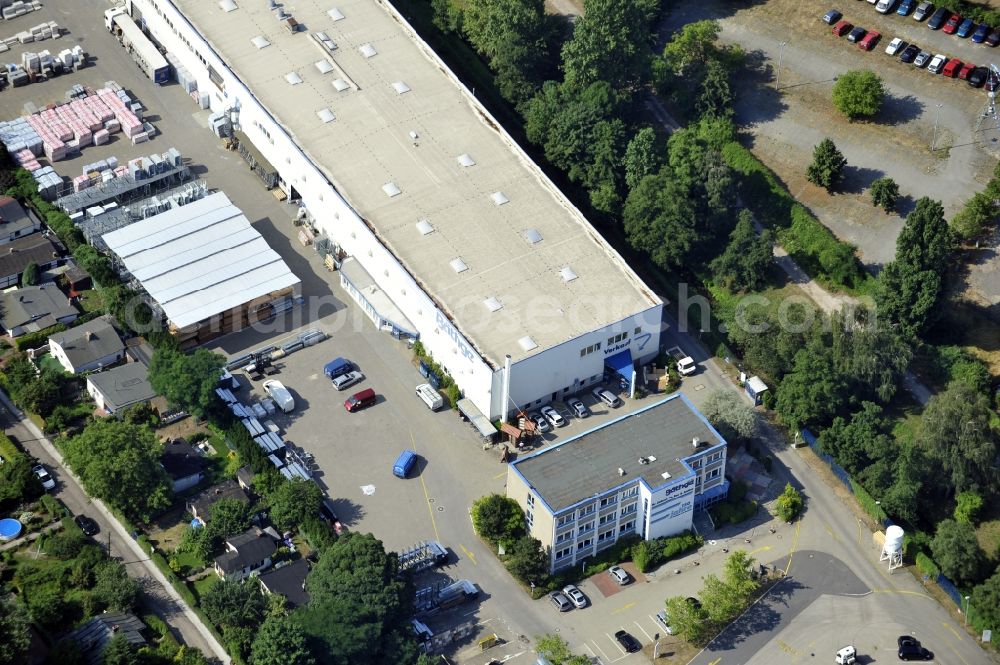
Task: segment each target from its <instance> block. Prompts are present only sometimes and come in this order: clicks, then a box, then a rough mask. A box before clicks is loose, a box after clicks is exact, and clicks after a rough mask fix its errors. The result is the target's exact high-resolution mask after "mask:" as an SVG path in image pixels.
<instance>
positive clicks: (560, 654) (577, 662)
mask: <svg viewBox="0 0 1000 665" xmlns="http://www.w3.org/2000/svg"><path fill="white" fill-rule="evenodd" d="M535 650H536V651H537V652H538V655H539V656H542V657H543V658H545V660H547V661H549V662H550V663H552V665H588V664H589V663H590V659H589V658H587V657H586V656H574V655H573V652H572V651H570V650H569V644H567V643H566V640H564V639H563V638H562V637H561V636H559V635H554V634H552V633H546V634H545V635H536V636H535Z"/></svg>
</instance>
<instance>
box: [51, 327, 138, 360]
mask: <svg viewBox="0 0 1000 665" xmlns="http://www.w3.org/2000/svg"><path fill="white" fill-rule="evenodd" d="M49 353H51V354H52V357H53V358H55V359H56V360H58V361H59V364H60V365H62V366H63V367H64V368H65V369H66V371H67V372H69V373H70V374H82V373H83V372H89V371H90V370H94V369H101V368H104V367H109V366H111V365H114V364H115V363H117V362H119V361H121V360H122V358H124V357H125V344H124V343H122V340H121V338H120V337H119V336H118V332H117V331H115V328H114V326H112V325H111V322H110V321H109V320H108V319H106V318H104V317H100V318H97V319H94V320H93V321H88V322H87V323H84V324H83V325H80V326H77V327H75V328H70V329H69V330H65V331H63V332H61V333H56V334H55V335H52V336H51V337H49Z"/></svg>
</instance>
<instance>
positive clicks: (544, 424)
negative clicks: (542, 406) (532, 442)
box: [528, 412, 552, 434]
mask: <svg viewBox="0 0 1000 665" xmlns="http://www.w3.org/2000/svg"><path fill="white" fill-rule="evenodd" d="M528 418H530V419H531V422H533V423H535V428H536V429H538V431H539V433H541V434H545V433H546V432H548V431H549V430H551V429H552V425H550V424H549V421H548V420H546V419H545V418H543V417H542V414H540V413H537V412H536V413H529V414H528Z"/></svg>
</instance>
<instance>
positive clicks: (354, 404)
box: [344, 388, 378, 413]
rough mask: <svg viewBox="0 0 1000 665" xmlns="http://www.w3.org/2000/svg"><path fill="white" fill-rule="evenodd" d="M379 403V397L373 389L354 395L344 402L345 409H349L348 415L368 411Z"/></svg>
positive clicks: (366, 389)
mask: <svg viewBox="0 0 1000 665" xmlns="http://www.w3.org/2000/svg"><path fill="white" fill-rule="evenodd" d="M377 401H378V396H377V395H376V394H375V391H374V390H373V389H371V388H365V389H364V390H362V391H361V392H358V393H354V394H353V395H351V396H350V397H348V398H347V399H346V400H344V408H345V409H347V412H348V413H355V412H356V411H360V410H362V409H367V408H368V407H369V406H371V405H373V404H374V403H375V402H377Z"/></svg>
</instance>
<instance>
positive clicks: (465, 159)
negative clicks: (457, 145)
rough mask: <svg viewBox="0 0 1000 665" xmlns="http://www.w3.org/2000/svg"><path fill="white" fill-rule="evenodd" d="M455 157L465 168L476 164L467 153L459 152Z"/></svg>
mask: <svg viewBox="0 0 1000 665" xmlns="http://www.w3.org/2000/svg"><path fill="white" fill-rule="evenodd" d="M456 159H458V163H459V165H461V166H464V167H466V168H468V167H470V166H475V165H476V160H474V159H473V158H472V157H471V156H470V155H469V154H468V153H464V154H461V155H459V156H458V157H457V158H456Z"/></svg>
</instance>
